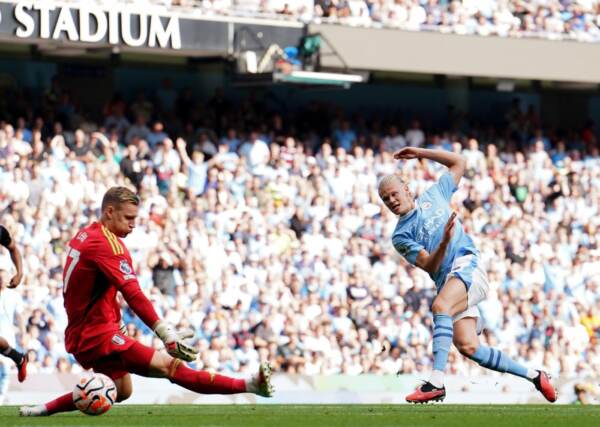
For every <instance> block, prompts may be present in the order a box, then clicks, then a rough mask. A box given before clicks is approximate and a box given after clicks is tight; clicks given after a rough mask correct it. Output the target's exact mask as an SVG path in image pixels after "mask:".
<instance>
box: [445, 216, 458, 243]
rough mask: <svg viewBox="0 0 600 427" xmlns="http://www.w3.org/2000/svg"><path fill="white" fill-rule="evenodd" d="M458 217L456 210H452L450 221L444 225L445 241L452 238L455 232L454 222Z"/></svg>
mask: <svg viewBox="0 0 600 427" xmlns="http://www.w3.org/2000/svg"><path fill="white" fill-rule="evenodd" d="M455 219H456V212H452V213H451V214H450V218H448V222H446V226H445V227H444V241H446V242H449V241H450V240H451V239H452V234H453V233H454V224H455V221H454V220H455Z"/></svg>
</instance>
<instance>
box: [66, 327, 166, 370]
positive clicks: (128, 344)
mask: <svg viewBox="0 0 600 427" xmlns="http://www.w3.org/2000/svg"><path fill="white" fill-rule="evenodd" d="M101 346H102V349H98V350H96V351H94V352H92V351H88V352H85V353H77V354H74V356H75V359H77V361H78V362H79V363H80V364H81V366H83V367H84V368H86V369H89V368H92V369H93V370H94V372H98V373H100V374H104V375H107V376H108V377H110V378H112V379H113V380H118V379H119V378H123V377H124V376H125V375H127V374H129V373H132V374H137V375H142V376H147V375H148V370H149V368H150V362H151V361H152V356H154V352H155V350H154V349H153V348H150V347H147V346H145V345H143V344H141V343H139V342H137V341H136V340H134V339H133V338H131V337H128V336H127V335H123V334H119V333H117V334H114V335H113V336H112V337H111V338H110V339H109V340H105V341H103V342H102V345H101ZM99 350H100V351H99ZM94 353H95V355H94ZM98 354H106V356H102V357H98V356H97V355H98Z"/></svg>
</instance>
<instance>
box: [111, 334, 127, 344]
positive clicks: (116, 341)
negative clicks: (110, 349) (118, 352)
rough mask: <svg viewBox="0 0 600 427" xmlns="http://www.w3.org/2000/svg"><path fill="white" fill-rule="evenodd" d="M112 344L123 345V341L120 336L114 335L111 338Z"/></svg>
mask: <svg viewBox="0 0 600 427" xmlns="http://www.w3.org/2000/svg"><path fill="white" fill-rule="evenodd" d="M112 342H113V343H114V344H116V345H123V344H125V339H124V338H123V337H122V336H120V335H117V334H115V335H113V337H112Z"/></svg>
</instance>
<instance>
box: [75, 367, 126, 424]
mask: <svg viewBox="0 0 600 427" xmlns="http://www.w3.org/2000/svg"><path fill="white" fill-rule="evenodd" d="M116 400H117V387H116V386H115V383H114V382H113V380H111V379H110V378H108V377H107V376H106V375H103V374H92V375H86V376H84V377H81V378H80V379H79V383H77V385H76V386H75V388H74V389H73V403H75V406H76V407H77V409H79V410H80V411H81V412H83V413H84V414H88V415H102V414H103V413H105V412H106V411H108V410H109V409H110V408H111V406H112V405H113V403H115V401H116Z"/></svg>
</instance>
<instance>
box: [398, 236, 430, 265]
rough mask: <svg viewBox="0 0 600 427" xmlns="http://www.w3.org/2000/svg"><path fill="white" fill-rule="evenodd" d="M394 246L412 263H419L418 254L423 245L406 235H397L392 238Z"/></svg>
mask: <svg viewBox="0 0 600 427" xmlns="http://www.w3.org/2000/svg"><path fill="white" fill-rule="evenodd" d="M392 243H393V244H394V248H395V249H396V250H397V251H398V253H399V254H400V255H402V256H403V257H404V258H405V259H406V260H407V261H408V262H409V263H411V264H412V265H417V255H419V252H421V250H422V249H424V248H423V245H420V244H419V243H417V242H415V241H414V240H412V239H409V238H405V237H404V236H401V235H400V236H396V237H394V238H393V239H392Z"/></svg>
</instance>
